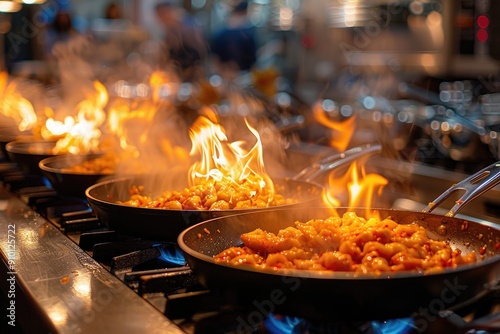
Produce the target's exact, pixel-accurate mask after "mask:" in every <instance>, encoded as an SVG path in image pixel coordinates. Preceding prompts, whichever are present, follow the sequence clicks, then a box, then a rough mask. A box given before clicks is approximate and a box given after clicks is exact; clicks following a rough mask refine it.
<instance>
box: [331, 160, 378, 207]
mask: <svg viewBox="0 0 500 334" xmlns="http://www.w3.org/2000/svg"><path fill="white" fill-rule="evenodd" d="M358 164H360V165H361V167H358ZM337 174H338V172H335V171H333V172H331V173H330V175H329V181H328V186H327V187H326V189H325V191H324V193H323V201H324V202H325V203H326V204H328V205H330V206H332V207H341V206H346V207H349V208H355V207H358V208H360V207H363V208H367V212H366V216H367V217H369V216H371V215H372V214H371V213H370V212H369V210H368V209H370V208H372V207H373V200H374V198H375V196H379V195H381V193H382V190H383V188H384V187H385V186H386V185H387V183H388V181H387V179H386V178H384V177H383V176H381V175H379V174H366V172H365V169H364V166H363V164H362V162H359V161H358V162H356V161H355V162H354V163H353V164H352V165H351V166H350V167H349V170H348V171H347V173H345V174H344V175H340V176H339V175H337ZM345 189H347V198H345V197H346V196H345ZM342 195H344V196H342ZM343 197H344V198H343Z"/></svg>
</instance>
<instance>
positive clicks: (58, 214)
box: [0, 144, 500, 333]
mask: <svg viewBox="0 0 500 334" xmlns="http://www.w3.org/2000/svg"><path fill="white" fill-rule="evenodd" d="M329 153H331V148H328V147H326V146H321V145H314V144H313V145H310V144H304V145H299V146H297V147H295V148H293V149H290V151H289V153H288V155H289V159H290V165H291V166H297V167H298V166H300V165H301V164H308V159H312V158H317V156H318V155H319V156H322V155H328V154H329ZM436 161H440V162H439V163H434V164H432V163H429V161H428V162H427V163H412V162H405V161H401V160H396V159H394V158H391V157H386V156H383V155H381V156H376V157H373V158H371V159H370V160H369V164H370V166H372V167H373V168H375V169H376V170H378V171H379V172H380V173H381V174H382V175H384V176H385V177H387V178H388V179H389V180H391V181H390V184H391V187H390V188H391V189H390V191H389V192H388V195H387V198H386V199H385V200H387V201H388V202H390V203H392V207H393V208H397V209H405V210H420V209H421V208H423V207H424V206H425V205H426V203H427V202H428V201H429V200H432V199H433V198H435V196H436V195H437V194H439V193H440V192H442V191H443V190H444V189H446V188H448V187H449V186H451V185H453V184H454V183H456V182H457V181H459V180H461V179H463V178H465V177H466V176H467V172H464V171H463V170H456V171H451V170H449V169H447V168H445V167H443V166H442V165H441V161H442V160H435V162H436ZM458 166H459V165H457V167H456V168H457V169H460V167H458ZM0 179H1V181H2V183H1V188H0V193H1V195H0V196H1V200H0V205H1V210H0V224H1V228H2V235H3V237H2V240H1V243H0V247H1V249H2V260H3V261H2V264H3V268H2V271H1V272H2V278H1V286H2V291H3V293H4V294H5V295H6V296H7V295H8V294H9V293H12V294H15V298H11V299H10V300H15V308H14V311H11V313H7V318H8V315H9V314H11V315H12V314H14V317H13V318H12V319H13V320H10V321H15V324H16V327H15V328H16V329H17V330H18V331H17V332H19V333H105V332H112V333H443V332H449V333H466V332H470V331H471V330H472V329H477V330H479V331H481V330H485V332H486V333H487V332H488V330H490V331H491V332H494V331H499V330H500V327H499V324H498V321H499V320H498V314H499V313H498V312H499V302H500V295H499V290H498V287H496V288H493V289H491V291H490V293H488V294H487V295H484V296H479V297H478V298H477V300H471V301H470V303H466V304H464V305H459V306H457V307H454V308H453V309H447V308H446V306H445V304H443V303H441V304H439V303H438V304H439V305H438V304H436V305H433V306H432V307H431V308H432V309H431V310H420V311H423V313H422V314H419V315H418V316H415V314H412V315H408V318H401V319H400V318H398V319H375V320H372V319H370V316H369V315H366V319H369V320H366V321H348V320H343V319H337V318H335V316H334V315H332V317H331V319H330V320H328V321H324V322H318V321H317V320H314V321H308V319H301V318H297V317H293V316H287V315H286V314H273V308H272V304H271V306H269V304H268V303H266V301H262V302H259V301H254V303H252V304H250V305H249V304H234V303H233V302H230V301H231V298H226V297H227V296H221V295H218V294H217V293H215V292H212V291H207V290H206V289H205V288H204V287H202V286H201V285H200V284H199V282H198V281H197V279H196V275H195V274H193V272H192V271H191V270H190V268H189V267H188V266H187V265H186V264H185V262H184V258H183V257H182V254H181V252H180V249H179V248H178V246H177V245H176V244H175V243H167V242H161V241H155V240H143V239H138V238H133V237H129V236H125V235H120V234H118V233H116V232H114V231H111V230H109V229H107V228H106V227H104V226H103V225H102V224H101V223H100V222H99V220H98V219H97V218H96V217H95V215H94V214H93V212H92V210H91V209H90V208H89V206H88V203H87V202H86V200H85V199H81V198H73V197H65V196H60V195H58V194H57V192H55V191H54V190H53V189H52V188H51V187H50V186H47V181H46V179H44V178H43V177H41V176H36V175H26V174H25V173H24V172H22V171H21V170H20V169H19V168H18V166H17V165H16V164H15V163H13V162H12V161H9V160H8V159H5V158H4V160H2V162H1V163H0ZM466 208H467V210H466V209H464V210H463V212H462V214H463V215H464V217H467V218H469V219H471V220H477V221H480V220H486V221H490V222H494V223H500V189H499V188H498V187H496V188H494V189H492V190H490V191H489V192H488V193H486V194H484V195H483V196H481V197H480V198H479V199H476V201H475V202H473V203H471V204H470V206H468V207H466ZM138 223H140V222H138ZM255 284H256V285H258V284H259V283H258V282H256V283H255ZM242 289H245V287H242ZM12 297H13V296H12ZM318 298H321V296H318ZM332 302H339V303H341V302H342V301H332ZM380 302H381V303H383V302H384V301H383V300H381V301H380ZM404 302H405V297H404V296H401V303H404ZM8 307H11V308H12V306H11V305H10V304H7V305H5V304H4V305H3V309H4V310H6V309H7V311H8V310H9V309H8ZM394 307H398V306H397V305H395V306H394ZM361 319H362V318H361ZM4 320H5V319H4ZM5 322H6V321H4V323H5ZM6 329H8V330H12V327H6Z"/></svg>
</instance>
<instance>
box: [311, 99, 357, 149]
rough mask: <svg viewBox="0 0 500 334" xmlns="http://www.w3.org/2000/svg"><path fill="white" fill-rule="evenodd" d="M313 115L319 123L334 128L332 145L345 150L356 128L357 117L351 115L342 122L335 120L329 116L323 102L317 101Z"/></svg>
mask: <svg viewBox="0 0 500 334" xmlns="http://www.w3.org/2000/svg"><path fill="white" fill-rule="evenodd" d="M313 116H314V119H315V120H316V121H317V122H318V123H319V124H321V125H323V126H325V127H327V128H329V129H331V130H332V137H331V139H330V143H329V144H330V146H331V147H334V148H336V149H338V150H339V151H345V150H346V149H347V147H348V146H349V142H350V141H351V138H352V135H353V134H354V130H355V129H356V124H355V123H356V117H355V116H351V117H349V118H347V119H346V120H344V121H342V122H340V121H334V120H332V119H330V118H329V117H328V114H327V113H326V112H325V110H324V109H323V107H322V106H321V103H316V104H315V105H314V106H313Z"/></svg>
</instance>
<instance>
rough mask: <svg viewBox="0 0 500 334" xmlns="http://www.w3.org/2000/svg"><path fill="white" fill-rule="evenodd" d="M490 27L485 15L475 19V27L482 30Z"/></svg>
mask: <svg viewBox="0 0 500 334" xmlns="http://www.w3.org/2000/svg"><path fill="white" fill-rule="evenodd" d="M489 25H490V19H489V18H488V17H487V16H485V15H479V16H478V17H477V26H478V27H479V28H482V29H486V28H488V26H489Z"/></svg>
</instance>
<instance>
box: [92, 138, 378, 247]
mask: <svg viewBox="0 0 500 334" xmlns="http://www.w3.org/2000/svg"><path fill="white" fill-rule="evenodd" d="M380 149H381V147H380V145H366V146H363V147H356V148H353V149H350V150H348V151H346V152H342V153H340V154H338V155H335V156H333V157H328V158H326V159H324V160H322V161H320V162H318V163H317V164H314V165H313V166H311V168H307V169H305V170H303V171H302V172H301V173H299V174H298V175H297V176H296V178H294V179H282V180H273V181H274V183H275V187H276V189H277V191H278V192H279V193H280V194H282V195H283V196H284V197H285V198H293V199H295V200H296V204H287V205H280V207H284V208H293V207H302V206H305V207H309V206H314V205H319V201H320V199H321V194H322V191H323V187H322V186H320V185H319V184H317V183H314V182H310V181H301V180H298V178H302V179H305V180H309V179H310V178H315V177H317V176H318V175H319V174H320V173H323V172H324V171H327V170H331V169H333V168H337V167H339V166H341V165H346V164H347V163H349V162H352V161H354V160H355V159H359V158H360V157H361V156H366V155H369V154H374V153H378V152H380ZM184 177H185V176H184ZM181 178H183V177H182V176H181ZM162 181H163V180H162V178H161V177H156V179H150V178H148V177H139V176H137V177H125V178H117V179H114V180H109V181H104V182H100V183H97V184H95V185H93V186H90V187H89V188H88V189H87V190H86V192H85V195H86V197H87V200H88V202H89V204H90V206H91V207H92V209H93V211H94V213H95V214H96V216H97V218H98V219H99V220H100V221H101V222H103V223H104V224H105V225H107V226H108V227H109V228H111V229H113V230H115V231H117V232H120V233H124V234H128V235H131V236H137V237H141V238H146V239H153V240H163V241H175V240H177V237H178V235H179V233H180V232H182V231H183V230H184V229H186V228H188V227H189V226H192V225H194V224H197V223H199V222H201V221H204V220H208V219H212V218H215V217H223V216H228V215H233V214H236V213H244V212H251V211H261V210H269V209H272V208H271V207H270V208H256V209H238V210H234V209H233V210H217V211H212V210H207V211H199V210H170V209H155V208H138V207H132V206H128V205H122V204H117V203H116V202H117V201H126V200H128V199H129V198H130V194H129V192H128V190H129V189H130V188H131V187H132V186H138V185H144V186H145V189H151V188H152V187H153V185H154V186H155V189H159V190H160V192H159V193H161V192H162V191H165V190H168V189H172V188H168V187H167V186H166V185H165V186H162V185H161V183H162ZM173 189H182V188H173ZM152 197H156V196H154V194H153V195H152Z"/></svg>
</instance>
